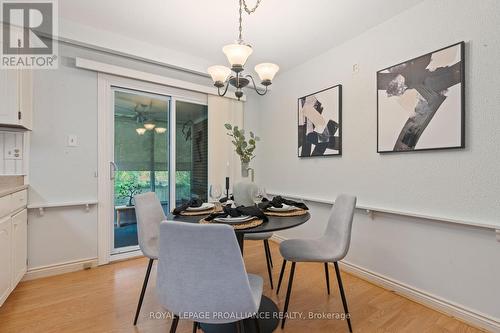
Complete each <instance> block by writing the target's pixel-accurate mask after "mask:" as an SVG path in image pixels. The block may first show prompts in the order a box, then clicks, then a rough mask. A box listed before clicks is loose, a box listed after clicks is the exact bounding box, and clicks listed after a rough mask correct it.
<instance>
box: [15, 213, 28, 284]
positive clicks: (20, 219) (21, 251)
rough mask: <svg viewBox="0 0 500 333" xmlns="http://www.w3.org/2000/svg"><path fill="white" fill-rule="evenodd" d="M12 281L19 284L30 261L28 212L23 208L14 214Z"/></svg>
mask: <svg viewBox="0 0 500 333" xmlns="http://www.w3.org/2000/svg"><path fill="white" fill-rule="evenodd" d="M12 242H13V244H12V249H13V251H12V283H13V286H15V285H17V284H18V283H19V281H21V279H22V278H23V276H24V274H25V273H26V269H27V263H28V213H27V210H26V209H23V210H22V211H20V212H19V213H17V214H16V215H14V216H12Z"/></svg>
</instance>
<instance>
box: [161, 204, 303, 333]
mask: <svg viewBox="0 0 500 333" xmlns="http://www.w3.org/2000/svg"><path fill="white" fill-rule="evenodd" d="M202 218H203V216H183V215H177V216H174V215H169V216H168V219H169V220H170V221H177V222H187V223H198V222H199V221H200V219H202ZM310 218H311V215H310V214H309V212H307V213H306V214H304V215H300V216H291V217H281V216H268V219H269V220H268V221H267V222H264V223H262V224H261V225H259V226H257V227H254V228H249V229H239V230H237V229H235V230H234V232H235V234H236V239H237V240H238V244H239V246H240V250H241V253H242V254H243V249H244V242H245V234H252V233H261V232H275V231H280V230H285V229H290V228H294V227H297V226H299V225H301V224H304V223H306V222H307V221H308V220H309V219H310ZM280 318H281V317H280V311H279V309H278V306H277V305H276V303H274V301H273V300H271V299H270V298H269V297H267V296H265V295H262V298H261V301H260V307H259V313H258V319H259V325H260V332H261V333H271V332H273V331H274V330H275V329H276V328H277V327H278V324H279V321H280ZM243 322H244V329H245V333H253V332H257V328H256V327H255V323H254V321H253V320H250V319H247V320H244V321H243ZM200 327H201V329H202V330H203V332H205V333H235V332H237V329H236V324H235V323H228V324H200Z"/></svg>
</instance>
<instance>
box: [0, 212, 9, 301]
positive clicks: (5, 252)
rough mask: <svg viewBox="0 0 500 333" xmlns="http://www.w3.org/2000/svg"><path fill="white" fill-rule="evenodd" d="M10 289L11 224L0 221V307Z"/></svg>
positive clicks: (6, 219) (7, 219)
mask: <svg viewBox="0 0 500 333" xmlns="http://www.w3.org/2000/svg"><path fill="white" fill-rule="evenodd" d="M11 287H12V222H11V218H10V216H9V217H6V218H3V219H1V220H0V305H1V304H2V303H3V302H4V301H5V299H6V298H7V296H9V294H10V291H11Z"/></svg>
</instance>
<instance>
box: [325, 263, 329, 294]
mask: <svg viewBox="0 0 500 333" xmlns="http://www.w3.org/2000/svg"><path fill="white" fill-rule="evenodd" d="M325 276H326V290H327V291H328V295H330V274H329V272H328V263H327V262H325Z"/></svg>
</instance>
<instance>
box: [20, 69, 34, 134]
mask: <svg viewBox="0 0 500 333" xmlns="http://www.w3.org/2000/svg"><path fill="white" fill-rule="evenodd" d="M19 72H20V73H19V78H20V80H21V81H20V83H19V86H20V88H21V94H20V101H19V103H20V105H19V110H20V112H21V119H19V125H21V126H24V127H26V128H27V129H32V117H33V71H32V70H30V69H23V70H20V71H19Z"/></svg>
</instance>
